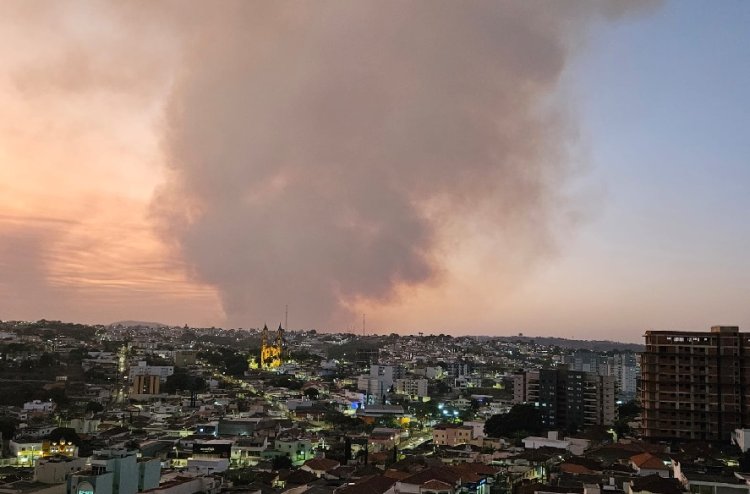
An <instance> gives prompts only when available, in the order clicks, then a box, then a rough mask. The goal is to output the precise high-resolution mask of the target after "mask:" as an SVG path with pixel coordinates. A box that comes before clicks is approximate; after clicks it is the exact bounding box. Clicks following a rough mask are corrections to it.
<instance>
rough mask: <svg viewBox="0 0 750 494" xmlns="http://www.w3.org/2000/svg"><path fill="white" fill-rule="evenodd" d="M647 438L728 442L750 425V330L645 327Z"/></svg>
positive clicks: (643, 402) (643, 363) (643, 392)
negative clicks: (748, 388)
mask: <svg viewBox="0 0 750 494" xmlns="http://www.w3.org/2000/svg"><path fill="white" fill-rule="evenodd" d="M645 338H646V351H645V352H643V354H642V356H641V405H642V408H643V413H642V419H643V421H642V424H643V425H642V427H643V430H642V432H643V437H644V438H646V439H652V440H656V439H685V440H691V439H692V440H703V441H728V440H729V439H730V437H731V434H732V431H734V430H735V429H741V428H746V427H749V426H750V390H747V389H746V387H747V386H748V384H750V333H740V331H739V328H738V327H736V326H714V327H712V328H711V331H710V332H692V331H646V335H645Z"/></svg>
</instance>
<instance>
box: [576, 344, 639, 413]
mask: <svg viewBox="0 0 750 494" xmlns="http://www.w3.org/2000/svg"><path fill="white" fill-rule="evenodd" d="M566 362H567V364H568V368H569V369H570V370H574V371H579V372H593V373H595V374H599V375H600V376H615V391H616V394H617V398H618V399H621V400H623V401H630V400H632V399H634V398H635V395H636V391H637V382H638V377H639V375H640V368H639V366H638V361H637V359H636V354H635V353H633V352H622V353H615V354H614V355H606V354H601V353H597V352H592V351H590V350H578V351H576V352H574V353H573V354H572V355H571V356H570V357H568V358H567V359H566Z"/></svg>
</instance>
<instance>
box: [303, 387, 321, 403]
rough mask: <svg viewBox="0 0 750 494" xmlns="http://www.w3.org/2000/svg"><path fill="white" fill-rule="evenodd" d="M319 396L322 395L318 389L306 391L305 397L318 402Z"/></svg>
mask: <svg viewBox="0 0 750 494" xmlns="http://www.w3.org/2000/svg"><path fill="white" fill-rule="evenodd" d="M318 395H320V392H319V391H318V389H317V388H307V389H306V390H305V396H306V397H307V398H308V399H310V400H317V399H318Z"/></svg>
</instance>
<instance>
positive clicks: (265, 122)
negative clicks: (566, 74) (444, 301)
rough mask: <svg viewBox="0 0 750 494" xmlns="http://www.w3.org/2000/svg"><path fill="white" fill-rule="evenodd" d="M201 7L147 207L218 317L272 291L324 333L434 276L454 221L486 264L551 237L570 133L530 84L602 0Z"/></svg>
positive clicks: (561, 63) (537, 82)
mask: <svg viewBox="0 0 750 494" xmlns="http://www.w3.org/2000/svg"><path fill="white" fill-rule="evenodd" d="M221 5H222V8H221V9H211V10H210V11H207V12H201V13H200V14H199V15H200V16H201V19H200V22H197V21H196V20H195V19H194V20H193V21H191V22H190V26H191V29H192V31H191V33H190V35H189V39H188V40H187V41H186V43H187V45H186V48H185V58H184V60H183V61H182V65H181V67H180V70H179V73H178V76H177V78H176V80H175V83H174V87H173V91H172V93H171V96H170V99H169V103H168V108H167V112H166V119H165V126H166V131H165V136H164V143H163V149H164V152H165V156H166V161H167V164H168V167H169V180H168V183H167V184H166V185H165V186H164V187H163V188H162V189H161V190H160V192H159V194H158V195H157V197H156V198H155V211H156V215H157V217H158V218H159V219H160V221H161V225H162V227H163V232H164V235H165V238H168V239H171V240H173V241H175V242H176V245H178V246H179V249H180V251H181V253H182V255H183V256H184V257H185V258H186V259H187V261H188V262H189V264H190V266H191V269H192V275H193V276H195V277H196V278H197V279H199V280H201V281H203V282H207V283H209V284H211V285H213V286H215V287H216V288H217V289H218V290H219V292H220V296H221V299H222V301H223V305H224V310H225V312H226V314H227V316H228V320H229V322H230V323H233V324H236V325H254V324H258V323H259V322H263V320H264V319H270V321H269V322H275V321H276V320H277V319H275V318H274V316H278V315H280V314H281V313H282V311H283V307H284V305H285V304H287V303H288V304H291V305H292V307H293V310H294V313H295V316H296V318H297V320H298V321H304V322H305V323H306V325H308V326H317V327H326V325H329V324H335V323H339V324H340V323H341V321H345V320H346V317H347V316H348V314H349V307H350V306H351V304H353V303H355V302H357V301H361V300H365V301H375V302H376V303H377V302H387V301H389V300H390V299H391V298H392V297H394V296H395V294H396V293H397V290H398V289H399V288H401V287H410V286H420V285H423V284H429V283H439V282H440V280H441V277H442V274H443V269H442V265H443V263H444V261H445V259H446V258H449V257H450V255H451V252H450V249H451V246H454V245H456V242H458V243H460V242H461V239H456V238H449V233H448V232H450V233H455V234H460V233H461V232H464V233H465V231H463V230H461V228H456V226H457V225H458V226H460V225H461V223H462V222H464V221H480V222H483V223H484V224H485V225H487V226H489V228H490V229H494V230H495V231H496V232H500V233H499V235H500V236H501V237H503V238H504V239H505V240H504V241H503V242H502V244H503V245H504V246H505V247H504V248H503V249H505V250H503V249H500V248H499V249H498V257H500V258H502V256H509V257H513V253H512V252H507V249H508V248H509V247H508V246H511V247H510V248H512V249H515V250H520V251H523V252H530V253H533V254H532V255H528V256H526V257H525V259H526V260H527V261H528V262H533V260H534V258H535V257H536V256H537V255H538V254H539V253H542V252H545V251H547V250H548V249H549V248H550V247H551V246H552V245H553V244H554V235H553V232H554V229H555V223H556V222H558V221H560V218H559V215H558V213H557V211H558V210H559V209H561V201H562V200H563V197H562V194H561V191H562V189H563V185H564V183H565V179H566V177H567V175H568V173H569V165H568V164H567V163H568V160H567V159H566V158H567V157H566V155H565V153H564V149H565V148H566V147H567V146H569V145H570V142H569V139H570V135H571V132H570V131H571V129H570V127H569V124H568V123H566V122H567V121H568V119H567V118H566V116H565V114H564V112H562V110H561V108H558V107H556V106H555V105H554V104H552V105H551V104H550V101H549V97H550V95H551V94H552V92H553V91H554V89H555V87H556V84H557V82H558V79H559V77H560V74H561V71H562V70H563V69H564V67H565V63H566V58H567V57H568V56H569V53H570V50H571V47H572V46H574V45H575V44H576V43H577V42H579V41H580V38H579V33H580V32H581V30H582V29H583V28H585V27H586V24H587V23H589V22H591V20H592V19H595V18H596V17H597V15H599V14H601V15H604V16H617V15H620V14H621V13H622V12H620V10H623V9H622V5H623V3H622V2H617V3H612V4H605V3H601V2H596V3H594V2H592V3H587V2H577V3H576V2H564V3H563V2H527V1H524V2H454V1H434V0H430V1H411V2H400V1H399V2H392V1H380V0H379V1H358V2H333V1H331V2H328V1H323V2H292V3H287V2H280V3H279V2H267V3H264V4H262V5H263V7H262V8H260V6H259V3H258V2H236V3H235V2H229V3H223V4H221ZM629 5H632V2H629ZM499 262H500V263H502V259H501V260H500V261H499Z"/></svg>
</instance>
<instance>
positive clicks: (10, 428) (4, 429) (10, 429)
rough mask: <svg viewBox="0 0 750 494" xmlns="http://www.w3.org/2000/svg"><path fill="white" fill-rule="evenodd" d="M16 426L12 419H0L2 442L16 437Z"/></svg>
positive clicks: (0, 445)
mask: <svg viewBox="0 0 750 494" xmlns="http://www.w3.org/2000/svg"><path fill="white" fill-rule="evenodd" d="M17 426H18V421H17V420H16V419H14V418H13V417H0V434H2V436H3V440H4V441H7V440H9V439H13V436H15V435H16V427H17ZM1 447H2V444H0V449H2V448H1Z"/></svg>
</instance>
